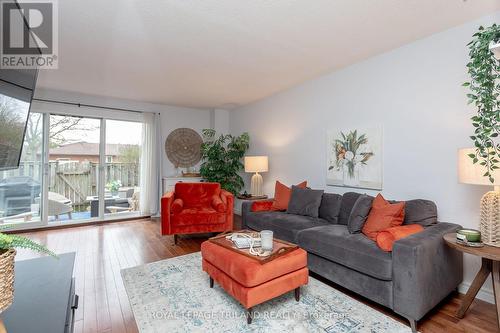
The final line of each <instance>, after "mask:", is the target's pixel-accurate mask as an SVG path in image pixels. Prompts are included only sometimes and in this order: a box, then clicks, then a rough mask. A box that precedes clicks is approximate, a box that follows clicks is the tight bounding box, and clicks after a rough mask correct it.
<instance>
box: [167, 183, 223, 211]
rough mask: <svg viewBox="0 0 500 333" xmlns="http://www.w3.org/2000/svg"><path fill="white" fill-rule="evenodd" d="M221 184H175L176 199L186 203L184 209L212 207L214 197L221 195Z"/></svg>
mask: <svg viewBox="0 0 500 333" xmlns="http://www.w3.org/2000/svg"><path fill="white" fill-rule="evenodd" d="M220 191H221V190H220V184H219V183H208V182H206V183H184V182H179V183H176V184H175V198H181V199H182V201H184V207H190V206H198V205H201V206H205V207H210V206H211V204H212V198H213V196H214V195H220Z"/></svg>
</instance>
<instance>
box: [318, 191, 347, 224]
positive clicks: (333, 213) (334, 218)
mask: <svg viewBox="0 0 500 333" xmlns="http://www.w3.org/2000/svg"><path fill="white" fill-rule="evenodd" d="M341 204H342V196H341V195H340V194H336V193H323V196H322V197H321V205H320V206H319V217H320V218H322V219H325V220H327V221H328V222H330V223H333V224H337V223H338V222H339V213H340V205H341Z"/></svg>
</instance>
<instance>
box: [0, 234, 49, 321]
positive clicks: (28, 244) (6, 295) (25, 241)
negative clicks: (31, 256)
mask: <svg viewBox="0 0 500 333" xmlns="http://www.w3.org/2000/svg"><path fill="white" fill-rule="evenodd" d="M2 229H5V227H3V228H2V227H0V230H2ZM16 249H29V250H33V251H35V252H39V253H42V254H48V255H51V256H53V257H55V258H57V255H56V254H55V253H54V252H52V251H50V250H49V249H48V248H47V247H45V246H44V245H42V244H38V243H36V242H34V241H32V240H31V239H29V238H26V237H23V236H18V235H11V234H5V233H2V232H0V313H1V312H2V311H4V310H5V309H7V308H8V307H9V306H10V304H12V301H13V298H14V257H15V256H16ZM0 329H1V327H0Z"/></svg>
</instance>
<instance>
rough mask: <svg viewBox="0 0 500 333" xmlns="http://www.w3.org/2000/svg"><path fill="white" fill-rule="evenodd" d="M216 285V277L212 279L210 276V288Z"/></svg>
mask: <svg viewBox="0 0 500 333" xmlns="http://www.w3.org/2000/svg"><path fill="white" fill-rule="evenodd" d="M213 287H214V279H212V277H210V288H213Z"/></svg>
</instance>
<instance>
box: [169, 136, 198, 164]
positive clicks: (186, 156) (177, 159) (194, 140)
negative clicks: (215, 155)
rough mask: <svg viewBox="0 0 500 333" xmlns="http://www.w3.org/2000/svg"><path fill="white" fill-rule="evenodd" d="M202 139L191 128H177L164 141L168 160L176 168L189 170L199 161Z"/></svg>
mask: <svg viewBox="0 0 500 333" xmlns="http://www.w3.org/2000/svg"><path fill="white" fill-rule="evenodd" d="M202 143H203V139H202V138H201V136H200V135H199V134H198V132H196V131H195V130H193V129H191V128H178V129H176V130H173V131H172V132H170V134H169V135H168V137H167V140H166V141H165V152H166V153H167V157H168V160H169V161H170V162H172V164H173V165H174V166H175V167H176V168H189V167H192V166H194V165H196V163H198V162H199V161H200V160H201V144H202Z"/></svg>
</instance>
